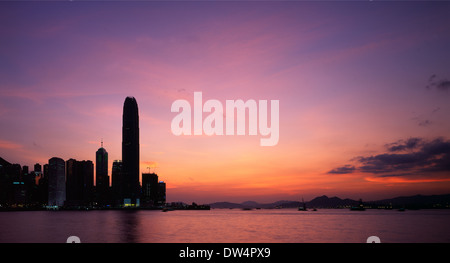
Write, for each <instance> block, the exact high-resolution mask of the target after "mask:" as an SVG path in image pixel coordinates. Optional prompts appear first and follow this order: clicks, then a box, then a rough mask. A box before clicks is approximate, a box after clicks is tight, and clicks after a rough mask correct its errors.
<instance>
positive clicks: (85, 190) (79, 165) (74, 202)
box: [66, 159, 94, 206]
mask: <svg viewBox="0 0 450 263" xmlns="http://www.w3.org/2000/svg"><path fill="white" fill-rule="evenodd" d="M66 175H67V180H66V204H67V205H69V206H87V205H90V203H91V202H92V198H93V196H92V192H93V191H92V190H93V187H94V164H93V163H92V161H89V160H88V161H77V160H75V159H69V160H68V161H67V162H66Z"/></svg>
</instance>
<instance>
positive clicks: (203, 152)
mask: <svg viewBox="0 0 450 263" xmlns="http://www.w3.org/2000/svg"><path fill="white" fill-rule="evenodd" d="M449 13H450V2H431V3H426V2H398V1H393V2H381V3H378V2H352V1H351V2H289V1H288V2H265V1H262V2H234V1H233V2H228V1H224V2H209V1H205V2H203V1H194V2H189V1H186V2H184V1H181V2H139V1H136V2H122V1H119V2H113V1H106V2H102V1H96V2H54V1H51V2H30V1H26V2H0V124H1V126H0V127H1V128H0V157H2V158H4V159H5V160H7V161H9V162H11V163H19V164H21V165H28V166H30V170H32V167H33V165H34V164H35V163H40V164H45V163H47V162H48V159H50V158H51V157H54V156H56V157H60V158H63V159H64V160H68V159H69V158H75V159H77V160H92V161H94V160H95V152H96V151H97V149H98V148H99V147H100V141H101V139H102V138H103V141H104V147H105V149H106V150H107V151H108V153H109V163H110V164H109V171H110V172H111V167H112V162H113V160H116V159H121V140H122V130H121V129H122V110H123V103H124V100H125V98H126V97H127V96H133V97H135V98H136V100H137V103H138V107H139V116H140V155H141V172H147V171H148V169H147V167H151V171H152V172H153V171H156V173H158V175H159V178H160V180H163V181H165V182H166V183H167V201H169V202H172V201H185V202H192V201H195V202H199V203H209V202H215V201H232V202H242V201H247V200H254V201H258V202H273V201H277V200H282V199H284V200H300V199H301V198H302V197H303V198H304V199H305V200H310V199H312V198H314V197H316V196H319V195H328V196H338V197H341V198H354V199H358V198H362V199H363V200H376V199H382V198H390V197H395V196H400V195H415V194H444V193H450V118H449V115H450V49H449V47H450V34H449V32H450V16H449ZM196 91H199V92H202V94H203V101H206V100H209V99H215V100H219V101H221V102H222V104H223V105H225V101H226V100H237V99H242V100H244V101H246V100H249V99H253V100H256V101H258V100H268V101H270V100H279V107H280V114H279V115H280V116H279V118H280V128H279V129H280V137H279V142H278V144H277V145H276V146H270V147H261V146H260V138H261V136H260V135H256V136H249V135H245V136H237V135H234V136H206V135H201V136H194V135H192V136H184V135H181V136H175V135H174V134H172V132H171V121H172V119H173V118H174V117H175V116H176V113H172V112H171V105H172V103H173V102H174V101H175V100H178V99H184V100H188V101H190V102H191V105H193V98H194V92H196ZM206 116H207V114H206V113H204V114H203V117H206Z"/></svg>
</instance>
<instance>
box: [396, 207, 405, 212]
mask: <svg viewBox="0 0 450 263" xmlns="http://www.w3.org/2000/svg"><path fill="white" fill-rule="evenodd" d="M405 210H406V209H405V208H404V207H401V208H399V209H398V210H397V211H399V212H405Z"/></svg>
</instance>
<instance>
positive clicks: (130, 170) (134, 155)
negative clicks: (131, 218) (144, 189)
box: [121, 97, 140, 206]
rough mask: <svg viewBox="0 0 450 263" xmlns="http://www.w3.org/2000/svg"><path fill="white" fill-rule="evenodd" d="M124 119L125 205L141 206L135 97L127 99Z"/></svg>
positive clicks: (123, 163) (123, 174) (123, 192)
mask: <svg viewBox="0 0 450 263" xmlns="http://www.w3.org/2000/svg"><path fill="white" fill-rule="evenodd" d="M122 117H123V118H122V121H123V122H122V166H123V167H122V184H121V187H122V194H123V201H124V202H123V205H125V206H139V201H140V200H139V198H140V190H139V112H138V106H137V102H136V99H135V98H134V97H127V98H126V99H125V102H124V104H123V116H122Z"/></svg>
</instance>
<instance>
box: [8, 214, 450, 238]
mask: <svg viewBox="0 0 450 263" xmlns="http://www.w3.org/2000/svg"><path fill="white" fill-rule="evenodd" d="M448 222H450V210H418V211H408V210H407V211H405V212H398V211H396V210H366V211H349V210H344V209H323V210H318V211H315V212H313V211H306V212H302V211H297V210H295V209H273V210H264V209H261V210H251V211H243V210H236V209H233V210H230V209H213V210H210V211H170V212H167V213H163V212H161V211H148V210H138V211H118V210H111V211H57V212H51V211H32V212H31V211H30V212H2V213H0V242H33V243H34V242H57V243H63V242H66V240H67V238H68V237H69V236H78V237H79V238H80V239H81V242H92V243H97V242H114V243H123V242H160V243H178V242H194V243H197V242H198V243H202V242H206V243H209V242H214V243H215V242H218V243H221V242H227V243H240V242H244V243H246V242H255V243H260V242H263V243H265V242H274V243H292V242H295V243H297V242H314V243H316V242H318V243H319V242H320V243H321V242H327V243H328V242H339V243H340V242H356V243H361V242H366V239H367V238H368V237H369V236H378V237H380V239H381V242H388V243H392V242H395V243H396V242H401V243H404V242H407V243H409V242H450V224H449V223H448Z"/></svg>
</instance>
